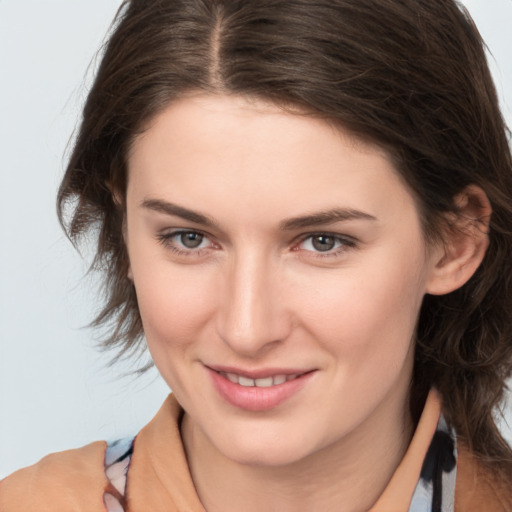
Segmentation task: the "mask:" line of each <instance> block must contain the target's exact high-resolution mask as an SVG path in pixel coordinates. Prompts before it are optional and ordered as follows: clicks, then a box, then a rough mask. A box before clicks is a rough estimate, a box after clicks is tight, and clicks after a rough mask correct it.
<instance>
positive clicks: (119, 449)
mask: <svg viewBox="0 0 512 512" xmlns="http://www.w3.org/2000/svg"><path fill="white" fill-rule="evenodd" d="M134 440H135V438H126V439H121V440H118V441H115V442H113V443H108V445H107V450H106V454H105V474H106V475H107V478H108V480H109V482H110V485H109V487H108V489H107V491H106V492H105V494H104V496H103V501H104V503H105V507H106V509H107V512H124V511H125V509H126V499H125V492H126V481H127V478H128V469H129V467H130V462H131V458H132V454H133V443H134ZM456 479H457V442H456V436H455V433H454V431H453V429H451V428H450V427H449V426H448V424H447V423H446V421H445V419H444V417H443V416H442V415H441V417H440V419H439V422H438V424H437V429H436V432H435V434H434V437H433V438H432V441H431V443H430V446H429V449H428V452H427V455H426V457H425V460H424V462H423V466H422V470H421V475H420V479H419V481H418V484H417V485H416V489H415V491H414V494H413V497H412V501H411V505H410V507H409V512H453V511H454V506H455V481H456Z"/></svg>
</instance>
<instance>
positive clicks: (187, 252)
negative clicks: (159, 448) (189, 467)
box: [157, 229, 358, 258]
mask: <svg viewBox="0 0 512 512" xmlns="http://www.w3.org/2000/svg"><path fill="white" fill-rule="evenodd" d="M185 234H196V235H200V236H202V237H204V239H207V240H208V239H209V237H208V235H207V234H205V233H203V232H201V231H196V230H194V229H180V230H177V231H172V232H168V233H160V234H158V235H157V240H158V241H159V243H161V244H162V245H163V246H164V247H165V248H167V249H170V250H171V251H172V252H173V253H175V254H177V255H178V256H187V257H189V256H196V257H199V256H202V255H203V253H204V251H205V250H208V249H209V247H202V248H198V249H193V248H192V249H186V248H180V247H178V246H177V245H176V242H174V241H173V239H175V238H176V237H179V236H182V235H185ZM321 236H323V237H327V238H332V239H334V242H335V243H339V244H340V246H339V247H337V248H335V249H333V250H329V251H325V252H322V251H312V250H305V251H306V252H310V253H312V254H314V257H315V258H332V257H338V256H340V255H341V254H342V253H345V252H346V251H347V250H350V249H355V248H357V245H358V244H357V241H356V240H355V239H354V238H352V237H348V236H346V235H344V236H342V235H338V234H335V233H329V232H324V231H321V232H316V233H308V234H305V235H302V236H301V237H300V238H299V240H298V242H297V243H295V244H294V246H293V248H292V251H297V252H298V251H300V249H299V248H298V247H299V246H300V245H301V244H303V243H304V242H306V241H307V240H313V239H314V238H315V237H321Z"/></svg>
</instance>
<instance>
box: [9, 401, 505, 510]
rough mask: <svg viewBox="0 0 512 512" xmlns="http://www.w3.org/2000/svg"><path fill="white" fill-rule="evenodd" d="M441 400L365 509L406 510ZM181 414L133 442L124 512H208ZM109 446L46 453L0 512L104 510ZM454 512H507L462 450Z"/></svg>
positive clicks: (176, 410)
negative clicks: (188, 452)
mask: <svg viewBox="0 0 512 512" xmlns="http://www.w3.org/2000/svg"><path fill="white" fill-rule="evenodd" d="M440 412H441V401H440V399H439V396H438V394H437V393H436V392H435V391H431V392H430V394H429V396H428V398H427V401H426V404H425V408H424V410H423V413H422V416H421V418H420V421H419V423H418V426H417V428H416V431H415V434H414V437H413V439H412V441H411V444H410V446H409V448H408V450H407V452H406V454H405V456H404V458H403V459H402V462H401V463H400V465H399V466H398V468H397V469H396V471H395V473H394V475H393V477H392V478H391V480H390V482H389V484H388V486H387V487H386V489H385V490H384V492H383V494H382V495H381V497H380V498H379V500H378V501H377V503H376V504H375V505H374V506H373V507H372V508H371V511H370V512H402V511H403V512H407V511H408V510H409V505H410V503H411V498H412V496H413V493H414V490H415V488H416V485H417V483H418V480H419V478H420V472H421V468H422V465H423V460H424V459H425V455H426V453H427V450H428V448H429V446H430V442H431V440H432V437H433V435H434V432H435V431H436V427H437V423H438V420H439V416H440ZM181 414H182V409H181V407H180V406H179V404H178V402H177V401H176V399H175V398H174V396H173V395H170V396H169V397H168V398H167V400H166V401H165V402H164V404H163V406H162V408H161V409H160V411H159V412H158V413H157V415H156V416H155V418H153V420H152V421H151V422H150V423H149V424H148V425H146V427H144V428H143V429H142V430H141V432H140V433H139V435H138V436H137V437H136V439H135V445H134V452H133V456H132V460H131V464H130V470H129V473H128V484H127V490H126V497H127V503H128V505H127V511H126V512H148V511H151V512H205V511H204V508H203V506H202V505H201V502H200V501H199V498H198V496H197V493H196V491H195V487H194V483H193V482H192V478H191V476H190V472H189V469H188V465H187V461H186V456H185V452H184V449H183V445H182V442H181V436H180V431H179V421H180V417H181ZM105 449H106V443H104V442H96V443H92V444H90V445H88V446H85V447H83V448H79V449H76V450H69V451H66V452H62V453H56V454H52V455H49V456H47V457H45V458H44V459H42V460H41V461H40V462H39V463H38V464H35V465H34V466H31V467H28V468H25V469H22V470H20V471H17V472H16V473H14V474H12V475H11V476H10V477H8V478H6V479H5V480H3V481H2V482H1V483H0V512H105V510H106V508H105V505H104V502H103V494H104V492H105V490H107V489H108V488H109V482H108V480H107V478H106V476H105V472H104V457H105ZM457 465H458V468H457V489H456V503H455V512H477V511H478V512H481V511H482V510H492V511H493V512H510V511H512V497H511V491H510V489H509V488H508V487H507V486H506V485H505V484H503V485H502V484H501V483H500V482H499V481H497V480H495V479H493V478H492V476H491V475H490V473H489V471H486V470H484V469H483V468H482V467H481V466H480V465H479V464H478V463H477V462H476V461H475V460H474V458H473V457H472V456H471V454H470V453H469V452H468V451H467V450H465V449H464V448H463V447H462V448H461V447H460V446H459V457H458V464H457Z"/></svg>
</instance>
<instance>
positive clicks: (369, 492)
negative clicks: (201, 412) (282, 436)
mask: <svg viewBox="0 0 512 512" xmlns="http://www.w3.org/2000/svg"><path fill="white" fill-rule="evenodd" d="M408 399H409V396H408V393H405V394H403V396H400V397H398V398H397V397H396V396H394V397H393V398H392V399H391V398H390V399H389V400H386V401H384V403H381V404H380V406H379V408H378V409H376V410H375V411H374V412H373V414H372V415H371V417H368V418H367V419H366V420H365V422H364V423H363V424H361V425H359V427H358V428H357V429H356V430H355V431H353V432H351V433H350V434H348V435H347V436H345V437H343V438H342V439H340V440H339V441H337V442H336V443H335V444H333V445H330V446H328V447H327V448H324V449H322V450H319V451H317V452H315V453H312V454H310V455H309V456H307V457H306V458H304V459H301V460H299V461H296V462H293V463H291V464H286V465H282V466H270V467H268V466H265V467H262V466H254V465H246V464H240V463H238V462H237V461H233V460H231V459H228V458H226V457H224V456H223V455H222V453H220V452H219V451H218V450H217V449H216V448H215V446H213V445H212V444H211V442H210V441H209V439H208V438H207V437H206V436H205V435H204V433H203V432H202V431H201V430H200V429H199V428H198V427H197V426H196V425H195V424H194V422H193V421H192V419H191V418H190V417H189V416H188V415H186V414H185V416H184V418H183V423H182V437H183V442H184V445H185V450H186V452H187V457H188V462H189V466H190V470H191V474H192V478H193V481H194V484H195V486H196V489H197V492H198V495H199V497H200V499H201V502H202V503H203V505H204V507H205V508H206V510H207V511H208V512H235V511H236V512H238V511H240V510H244V512H261V511H265V512H267V511H279V512H288V511H290V512H291V511H294V512H301V511H310V510H322V511H326V512H327V511H336V512H349V511H351V512H353V511H361V510H369V509H370V508H371V506H372V505H373V504H374V503H375V502H376V501H377V499H378V498H379V496H380V495H381V494H382V492H383V491H384V489H385V487H386V485H387V483H388V482H389V480H390V479H391V477H392V475H393V473H394V471H395V469H396V467H397V466H398V464H399V463H400V461H401V459H402V457H403V455H404V453H405V451H406V449H407V446H408V444H409V441H410V439H411V436H412V431H413V424H412V420H411V416H410V413H409V404H408Z"/></svg>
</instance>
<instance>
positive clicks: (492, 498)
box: [455, 445, 512, 512]
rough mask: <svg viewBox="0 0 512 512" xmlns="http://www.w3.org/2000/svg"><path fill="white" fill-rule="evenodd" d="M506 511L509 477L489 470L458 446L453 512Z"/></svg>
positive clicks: (511, 492) (510, 504) (511, 505)
mask: <svg viewBox="0 0 512 512" xmlns="http://www.w3.org/2000/svg"><path fill="white" fill-rule="evenodd" d="M482 510H492V511H493V512H510V511H511V510H512V475H509V477H508V478H507V476H505V475H504V474H500V473H498V472H497V471H493V470H492V469H490V468H488V467H487V466H485V465H484V464H482V463H481V462H479V461H478V460H477V459H476V457H475V456H474V455H473V454H472V453H471V452H470V451H469V450H468V449H467V448H466V447H465V446H464V445H459V447H458V460H457V487H456V492H455V512H481V511H482Z"/></svg>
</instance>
